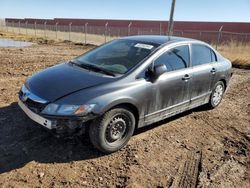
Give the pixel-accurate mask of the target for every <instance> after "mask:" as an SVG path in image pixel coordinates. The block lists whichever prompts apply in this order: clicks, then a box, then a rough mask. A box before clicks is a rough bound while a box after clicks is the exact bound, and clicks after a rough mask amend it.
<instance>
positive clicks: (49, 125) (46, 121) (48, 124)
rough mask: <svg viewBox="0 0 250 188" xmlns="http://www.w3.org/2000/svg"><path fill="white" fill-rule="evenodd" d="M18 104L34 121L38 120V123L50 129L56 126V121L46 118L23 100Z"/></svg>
mask: <svg viewBox="0 0 250 188" xmlns="http://www.w3.org/2000/svg"><path fill="white" fill-rule="evenodd" d="M18 105H19V106H20V108H21V109H22V110H23V111H24V112H25V114H26V115H27V116H28V117H29V118H30V119H32V120H33V121H35V122H37V123H38V124H40V125H42V126H44V127H46V128H48V129H53V128H56V121H51V120H49V119H46V118H44V117H42V116H40V115H38V114H36V113H34V112H33V111H31V110H30V109H29V108H28V107H27V106H26V105H25V104H24V103H23V102H22V101H21V100H19V101H18Z"/></svg>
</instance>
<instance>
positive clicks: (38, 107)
mask: <svg viewBox="0 0 250 188" xmlns="http://www.w3.org/2000/svg"><path fill="white" fill-rule="evenodd" d="M22 96H23V92H22V91H20V92H19V99H20V100H21V101H22V102H23V103H24V104H25V105H26V106H27V107H28V108H29V109H30V110H32V111H33V112H35V113H40V112H42V111H43V109H44V108H45V107H46V105H47V104H46V103H39V102H36V101H33V100H32V99H30V98H27V100H25V101H24V100H22Z"/></svg>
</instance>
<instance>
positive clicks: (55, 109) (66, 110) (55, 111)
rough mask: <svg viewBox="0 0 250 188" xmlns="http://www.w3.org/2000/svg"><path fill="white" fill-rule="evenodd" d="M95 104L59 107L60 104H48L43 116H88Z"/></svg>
mask: <svg viewBox="0 0 250 188" xmlns="http://www.w3.org/2000/svg"><path fill="white" fill-rule="evenodd" d="M94 107H95V104H89V105H68V104H66V105H59V104H53V103H51V104H48V105H47V106H46V107H45V108H44V110H43V111H42V113H43V114H48V115H86V114H88V113H90V112H91V111H92V110H93V108H94Z"/></svg>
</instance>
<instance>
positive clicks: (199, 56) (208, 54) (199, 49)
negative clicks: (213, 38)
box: [192, 44, 216, 66]
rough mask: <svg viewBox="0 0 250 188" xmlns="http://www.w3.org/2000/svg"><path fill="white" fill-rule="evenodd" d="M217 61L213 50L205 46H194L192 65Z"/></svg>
mask: <svg viewBox="0 0 250 188" xmlns="http://www.w3.org/2000/svg"><path fill="white" fill-rule="evenodd" d="M215 60H216V57H215V55H214V53H213V52H212V50H211V49H210V48H208V47H206V46H204V45H200V44H193V45H192V65H193V66H197V65H203V64H207V63H210V62H213V61H215Z"/></svg>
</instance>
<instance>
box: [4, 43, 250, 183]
mask: <svg viewBox="0 0 250 188" xmlns="http://www.w3.org/2000/svg"><path fill="white" fill-rule="evenodd" d="M86 50H87V49H86V47H83V46H74V45H71V46H70V45H66V44H57V45H42V44H40V45H33V46H31V47H26V48H21V49H20V48H0V187H213V188H214V187H241V188H243V187H249V186H250V70H244V69H234V75H233V78H232V80H231V83H230V86H229V88H228V90H227V93H226V95H225V96H224V100H223V101H222V103H221V105H220V106H219V107H218V108H216V109H214V110H210V111H208V110H205V109H204V108H198V109H195V110H192V111H189V112H185V113H183V114H181V115H178V116H175V117H173V118H170V119H168V120H165V121H162V122H160V123H157V124H153V125H151V126H149V127H147V128H144V129H141V130H139V131H137V132H136V133H135V135H134V136H133V137H132V139H131V140H130V142H129V143H128V145H127V146H126V147H125V148H124V149H122V150H121V151H119V152H116V153H113V154H111V155H103V154H101V153H99V152H97V151H96V150H95V149H93V147H92V146H91V144H90V142H89V139H88V138H87V137H84V138H82V139H79V138H78V139H67V140H63V139H57V138H55V137H53V136H52V135H51V134H50V133H49V132H48V131H47V130H45V129H44V128H41V127H40V126H39V125H37V124H36V123H33V122H32V121H31V120H30V119H29V118H27V117H26V116H25V114H24V113H23V112H22V111H21V110H20V109H19V107H18V105H17V92H18V90H19V89H20V87H21V85H22V83H23V82H24V81H25V79H26V77H27V76H30V75H32V74H33V73H35V72H37V71H39V70H42V69H44V68H45V67H48V66H52V65H54V64H56V63H60V62H63V61H65V60H68V59H70V58H72V57H74V56H77V55H79V54H81V53H83V52H84V51H86Z"/></svg>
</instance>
